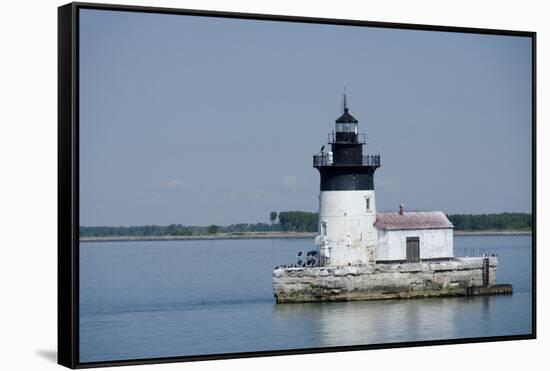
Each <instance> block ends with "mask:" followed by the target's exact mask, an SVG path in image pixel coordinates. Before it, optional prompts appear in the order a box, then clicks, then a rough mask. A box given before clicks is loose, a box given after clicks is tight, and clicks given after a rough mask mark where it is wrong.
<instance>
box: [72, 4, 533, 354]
mask: <svg viewBox="0 0 550 371" xmlns="http://www.w3.org/2000/svg"><path fill="white" fill-rule="evenodd" d="M78 37H79V39H78V40H79V125H80V126H79V177H80V178H79V179H80V181H79V182H80V183H79V191H80V196H79V197H80V200H79V202H80V209H79V220H80V223H79V224H80V226H79V241H80V242H79V298H78V303H79V304H78V305H79V307H78V308H79V339H78V347H79V356H80V362H82V363H87V362H103V361H118V360H139V359H149V358H162V357H179V356H203V355H223V354H235V353H243V352H260V351H281V350H295V349H326V348H330V347H340V346H358V345H361V346H363V345H379V344H386V345H388V346H391V345H392V344H398V343H409V342H422V341H437V340H458V339H475V338H485V337H506V336H514V335H528V334H531V333H532V332H533V331H534V329H533V320H534V318H532V303H533V287H532V282H533V280H532V278H533V275H532V272H533V266H532V256H533V255H532V254H533V244H532V226H533V221H532V219H533V218H532V211H533V203H532V200H533V191H532V189H533V184H532V176H533V174H532V172H533V163H532V150H533V147H532V146H533V137H532V136H533V132H532V126H531V125H532V120H533V117H532V103H533V101H532V100H533V97H532V91H533V85H532V84H533V82H532V73H533V71H532V65H533V61H532V52H533V50H532V39H531V38H530V37H524V36H514V35H498V34H486V33H485V34H483V33H472V32H444V31H428V30H415V29H400V28H387V27H375V26H372V27H364V26H361V27H359V26H351V25H337V24H316V23H300V22H281V21H269V20H253V19H239V18H223V17H209V16H198V15H178V14H160V13H154V12H139V11H131V12H130V11H121V10H102V9H81V10H80V11H79V36H78Z"/></svg>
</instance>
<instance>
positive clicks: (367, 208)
mask: <svg viewBox="0 0 550 371" xmlns="http://www.w3.org/2000/svg"><path fill="white" fill-rule="evenodd" d="M365 208H366V210H367V212H370V197H368V196H365Z"/></svg>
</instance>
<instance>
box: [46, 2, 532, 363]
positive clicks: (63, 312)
mask: <svg viewBox="0 0 550 371" xmlns="http://www.w3.org/2000/svg"><path fill="white" fill-rule="evenodd" d="M80 9H95V10H112V11H125V12H141V13H156V14H173V15H193V16H204V17H219V18H234V19H250V20H266V21H279V22H298V23H315V24H332V25H347V26H362V27H378V28H392V29H408V30H422V31H440V32H459V33H473V34H489V35H506V36H521V37H529V38H531V41H532V48H531V50H532V55H531V58H532V65H531V68H532V84H531V85H532V96H531V99H532V102H531V104H532V111H531V113H532V118H531V119H532V128H531V130H532V139H531V140H532V145H531V148H532V234H531V239H532V328H531V330H532V332H531V334H524V335H523V334H522V335H506V336H490V337H476V338H461V339H439V340H426V341H411V342H399V343H383V344H370V345H352V346H336V347H319V348H301V349H288V350H273V351H256V352H240V353H222V354H210V355H194V356H174V357H163V358H143V359H125V360H108V361H99V362H80V357H79V148H78V146H79V79H78V78H79V45H78V43H79V40H78V37H79V10H80ZM536 55H537V53H536V32H534V31H513V30H502V29H490V28H471V27H456V26H434V25H425V24H408V23H391V22H379V21H362V20H361V21H360V20H350V19H332V18H314V17H302V16H285V15H270V14H255V13H238V12H225V11H205V10H194V9H177V8H160V7H149V6H132V5H115V4H101V3H85V2H73V3H69V4H66V5H63V6H60V7H59V8H58V270H57V272H58V277H57V280H58V285H57V290H58V292H57V305H58V316H57V322H58V326H57V328H58V330H57V332H58V333H57V343H58V363H59V364H60V365H63V366H66V367H69V368H73V369H74V368H93V367H108V366H125V365H142V364H155V363H172V362H190V361H207V360H221V359H234V358H249V357H267V356H281V355H299V354H312V353H330V352H342V351H356V350H371V349H389V348H403V347H420V346H432V345H452V344H468V343H484V342H497V341H509V340H530V339H536V334H537V330H536V324H537V320H536V313H537V311H536V309H537V308H536V306H537V294H536V293H537V286H536V284H537V265H536V263H537V254H536V251H537V244H536V235H537V234H536V226H537V222H536V221H537V213H536V179H537V177H536V122H537V117H536V113H537V109H536V107H537V105H536V91H537V89H536V75H537V74H536Z"/></svg>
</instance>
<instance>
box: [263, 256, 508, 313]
mask: <svg viewBox="0 0 550 371" xmlns="http://www.w3.org/2000/svg"><path fill="white" fill-rule="evenodd" d="M484 260H485V261H488V264H487V263H485V268H484ZM497 266H498V258H497V257H488V258H483V257H478V258H453V259H447V260H439V261H421V262H418V263H376V264H371V265H356V266H342V267H312V268H278V269H275V270H274V271H273V292H274V295H275V298H276V300H277V303H306V302H330V301H353V300H380V299H398V298H399V299H401V298H425V297H438V296H474V295H498V294H511V293H512V286H511V285H496V270H497Z"/></svg>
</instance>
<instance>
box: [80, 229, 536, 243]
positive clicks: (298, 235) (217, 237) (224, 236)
mask: <svg viewBox="0 0 550 371" xmlns="http://www.w3.org/2000/svg"><path fill="white" fill-rule="evenodd" d="M530 234H531V231H454V235H455V236H513V235H530ZM316 235H317V233H312V232H257V233H254V232H251V233H243V234H237V233H234V234H214V235H200V236H139V237H135V236H111V237H82V238H80V242H110V241H194V240H251V239H272V238H314V237H315V236H316Z"/></svg>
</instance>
